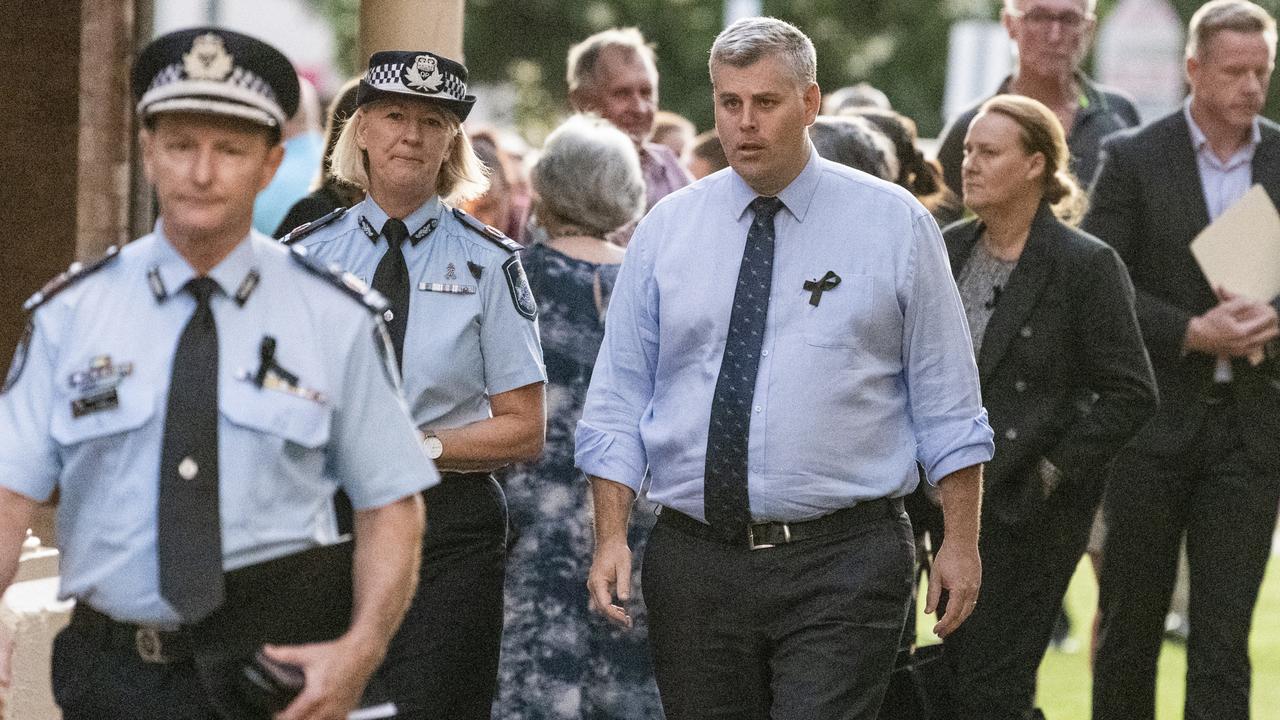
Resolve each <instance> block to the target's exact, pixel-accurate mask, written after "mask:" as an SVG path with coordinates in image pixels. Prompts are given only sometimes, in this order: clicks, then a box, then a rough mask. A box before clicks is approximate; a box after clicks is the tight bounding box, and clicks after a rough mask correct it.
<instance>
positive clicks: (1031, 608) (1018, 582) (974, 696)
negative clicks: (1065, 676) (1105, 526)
mask: <svg viewBox="0 0 1280 720" xmlns="http://www.w3.org/2000/svg"><path fill="white" fill-rule="evenodd" d="M1099 472H1101V471H1099ZM1024 480H1026V481H1027V482H1035V483H1037V484H1038V483H1039V480H1038V478H1024ZM1099 481H1100V477H1094V478H1076V479H1073V480H1069V481H1066V482H1064V483H1063V484H1062V485H1061V486H1060V487H1058V488H1057V489H1056V490H1055V491H1054V492H1053V494H1051V495H1050V496H1049V497H1048V499H1046V500H1045V501H1044V503H1043V504H1042V505H1039V506H1037V507H1034V508H1030V509H1029V510H1028V514H1027V516H1026V517H1023V518H1020V521H1019V522H1018V523H1017V524H1016V525H1002V524H999V523H998V522H997V521H994V520H990V521H984V522H983V526H982V538H981V540H980V541H979V545H978V551H979V553H980V554H981V556H982V589H981V591H980V595H979V598H978V604H977V606H976V607H974V610H973V614H971V615H970V616H969V617H968V619H966V620H965V621H964V624H962V625H961V626H960V627H959V628H958V629H957V630H956V631H955V632H954V633H952V634H951V635H950V636H949V637H948V638H947V639H946V641H945V647H944V654H943V659H944V661H945V662H946V664H947V668H948V677H949V690H950V692H949V695H950V700H951V702H950V707H949V708H944V709H942V710H943V716H944V717H954V718H957V720H959V719H963V720H1025V719H1027V718H1033V717H1037V716H1036V715H1034V714H1033V712H1034V708H1033V706H1034V705H1035V696H1036V676H1037V674H1038V672H1039V669H1040V662H1041V661H1042V660H1043V659H1044V654H1045V650H1046V649H1048V646H1049V640H1050V638H1051V637H1052V635H1053V626H1054V623H1055V622H1056V621H1057V619H1058V615H1059V612H1060V610H1061V607H1062V596H1063V595H1064V594H1065V593H1066V591H1067V586H1068V585H1069V584H1070V583H1071V576H1072V575H1073V574H1074V573H1075V570H1076V567H1077V565H1078V564H1079V562H1080V558H1081V556H1082V555H1083V554H1084V549H1085V545H1086V544H1087V543H1088V540H1089V529H1090V527H1091V526H1092V524H1093V515H1094V512H1095V510H1096V508H1097V503H1098V499H1099V485H1100V482H1099Z"/></svg>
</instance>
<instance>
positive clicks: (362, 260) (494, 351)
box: [297, 196, 547, 428]
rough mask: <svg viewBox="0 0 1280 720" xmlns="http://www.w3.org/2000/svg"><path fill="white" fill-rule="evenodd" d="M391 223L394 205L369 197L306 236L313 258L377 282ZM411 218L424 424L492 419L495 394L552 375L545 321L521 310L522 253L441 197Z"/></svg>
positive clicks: (411, 398) (413, 350)
mask: <svg viewBox="0 0 1280 720" xmlns="http://www.w3.org/2000/svg"><path fill="white" fill-rule="evenodd" d="M386 221H387V213H386V212H385V211H384V210H383V209H382V208H380V207H378V204H377V203H376V202H374V201H373V198H371V197H365V199H364V200H363V201H362V202H360V203H358V204H356V205H355V206H353V207H352V208H351V209H350V210H348V211H347V212H346V214H345V215H343V216H342V218H341V219H339V220H335V221H334V222H333V223H332V224H330V225H326V226H325V227H322V228H320V229H319V230H316V231H315V232H314V233H312V234H311V235H308V236H306V237H304V238H303V239H301V240H300V241H298V243H297V244H299V245H301V246H303V247H305V248H306V249H307V252H308V253H309V254H310V256H311V257H314V258H317V259H319V260H321V261H323V262H326V263H335V264H337V265H338V266H339V267H341V268H342V269H343V270H346V271H348V272H351V273H352V274H354V275H356V276H357V277H359V278H360V279H362V280H364V281H366V282H368V283H372V282H373V274H374V271H375V270H377V268H378V262H379V261H380V260H382V256H383V254H384V253H386V251H387V240H386V238H384V237H382V235H381V231H382V225H383V223H385V222H386ZM404 224H405V226H406V227H407V228H408V229H409V235H410V242H406V243H405V244H404V245H402V246H401V250H402V251H403V252H404V259H405V264H407V265H408V267H409V280H410V287H409V325H408V327H407V328H406V329H405V334H404V359H403V363H402V367H401V374H402V375H403V377H404V396H405V398H406V399H408V402H409V411H410V414H411V415H412V416H413V419H414V422H416V423H417V425H418V427H420V428H456V427H462V426H463V425H468V424H470V423H473V422H476V421H478V420H484V419H485V418H488V417H490V416H491V413H490V410H489V396H490V395H497V394H498V393H502V392H507V391H508V390H515V389H516V388H519V387H524V386H525V385H530V384H532V383H538V382H545V381H546V379H547V375H546V372H545V371H544V370H543V365H542V346H541V344H540V343H539V342H538V323H537V321H536V320H530V319H529V318H526V317H524V316H523V315H521V314H520V313H519V311H518V310H517V308H516V296H515V290H514V289H513V288H512V287H511V286H510V285H509V284H508V280H507V272H506V270H505V269H504V268H505V267H506V266H507V263H515V265H513V266H512V269H513V270H514V269H518V268H519V262H520V261H519V258H518V257H517V256H516V255H514V254H512V253H511V251H509V250H507V249H505V248H504V247H502V246H501V245H499V244H497V243H495V242H493V241H492V240H489V239H488V238H486V237H484V236H482V235H481V234H479V233H477V232H476V231H474V230H472V229H470V228H468V227H466V226H464V225H463V224H462V222H461V221H459V220H458V219H457V218H456V217H454V215H453V212H452V211H451V210H450V208H449V207H448V206H446V205H445V204H444V203H442V202H440V199H439V198H438V197H435V196H433V197H432V198H431V199H430V200H428V201H427V202H426V203H425V204H424V205H423V206H422V207H420V208H418V209H417V210H414V211H413V212H412V213H410V214H409V215H408V217H405V218H404ZM433 227H434V229H432V228H433ZM415 236H416V237H418V238H419V239H418V240H417V242H414V241H413V238H414V237H415ZM477 275H478V276H479V277H477ZM519 276H520V277H521V278H523V277H524V271H523V270H522V269H520V270H519ZM525 285H526V287H525V291H526V292H527V283H526V284H525Z"/></svg>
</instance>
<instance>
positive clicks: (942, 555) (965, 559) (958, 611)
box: [924, 536, 982, 638]
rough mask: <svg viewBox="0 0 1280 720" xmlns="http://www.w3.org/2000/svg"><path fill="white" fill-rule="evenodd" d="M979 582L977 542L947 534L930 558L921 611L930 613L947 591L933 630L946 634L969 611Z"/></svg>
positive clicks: (958, 625)
mask: <svg viewBox="0 0 1280 720" xmlns="http://www.w3.org/2000/svg"><path fill="white" fill-rule="evenodd" d="M981 585H982V560H981V558H979V557H978V546H977V543H965V544H960V543H957V542H955V541H953V540H952V539H951V538H950V537H949V536H948V537H946V538H944V539H943V541H942V547H941V548H939V549H938V556H937V557H936V558H935V559H934V561H933V574H932V575H930V576H929V597H928V600H927V601H926V603H925V608H924V611H925V612H926V613H934V612H936V611H937V609H938V605H939V604H940V601H941V600H942V591H943V590H946V591H947V610H946V613H945V614H943V616H942V618H941V619H940V620H939V621H938V623H937V624H936V625H934V626H933V632H934V634H935V635H937V636H938V637H940V638H946V637H947V636H948V635H950V634H951V633H953V632H955V629H956V628H958V627H960V623H962V622H964V621H965V619H966V618H968V617H969V615H970V614H971V613H973V609H974V607H976V606H977V604H978V588H979V586H981Z"/></svg>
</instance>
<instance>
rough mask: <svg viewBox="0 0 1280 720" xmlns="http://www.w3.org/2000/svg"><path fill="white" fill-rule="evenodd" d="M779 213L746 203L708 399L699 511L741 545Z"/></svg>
mask: <svg viewBox="0 0 1280 720" xmlns="http://www.w3.org/2000/svg"><path fill="white" fill-rule="evenodd" d="M781 208H782V201H780V200H778V198H775V197H758V198H756V199H755V200H753V201H751V209H752V210H753V211H754V212H755V219H754V221H753V222H752V223H751V229H750V230H748V231H747V244H746V248H745V249H744V250H743V253H742V265H741V266H740V267H739V268H738V287H737V289H736V290H735V291H734V294H733V310H732V311H731V312H730V314H729V332H728V335H727V336H726V338H725V346H724V358H723V359H722V360H721V361H720V374H719V376H718V377H717V378H716V389H715V394H714V395H713V396H712V399H711V422H710V424H709V426H708V428H707V458H706V465H705V468H704V480H703V481H704V483H705V486H704V490H703V509H704V510H705V511H706V516H707V523H708V524H709V525H711V527H712V529H713V530H715V531H716V532H717V533H719V534H720V535H721V536H722V537H724V538H725V539H726V540H729V541H730V542H734V543H745V542H746V540H747V526H748V525H750V524H751V499H750V496H749V495H748V493H747V450H748V447H747V444H748V440H749V438H750V433H751V401H752V399H753V398H754V397H755V391H756V375H757V373H758V372H759V369H760V347H761V345H762V344H763V343H764V331H765V320H766V318H767V316H768V312H769V293H770V291H771V289H772V286H773V246H774V227H773V217H774V215H776V214H777V212H778V210H779V209H781Z"/></svg>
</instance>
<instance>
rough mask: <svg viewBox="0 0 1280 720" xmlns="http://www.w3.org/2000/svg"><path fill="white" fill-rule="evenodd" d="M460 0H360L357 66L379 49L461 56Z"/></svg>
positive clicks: (461, 7) (461, 8)
mask: <svg viewBox="0 0 1280 720" xmlns="http://www.w3.org/2000/svg"><path fill="white" fill-rule="evenodd" d="M464 4H465V3H464V2H463V0H425V2H424V0H362V2H361V3H360V70H361V71H363V70H364V68H365V65H364V63H365V62H366V61H367V60H368V59H369V55H371V54H373V53H375V52H377V51H379V50H430V51H432V52H435V53H439V54H441V55H444V56H445V57H448V58H453V59H455V60H462V16H463V6H464Z"/></svg>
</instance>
